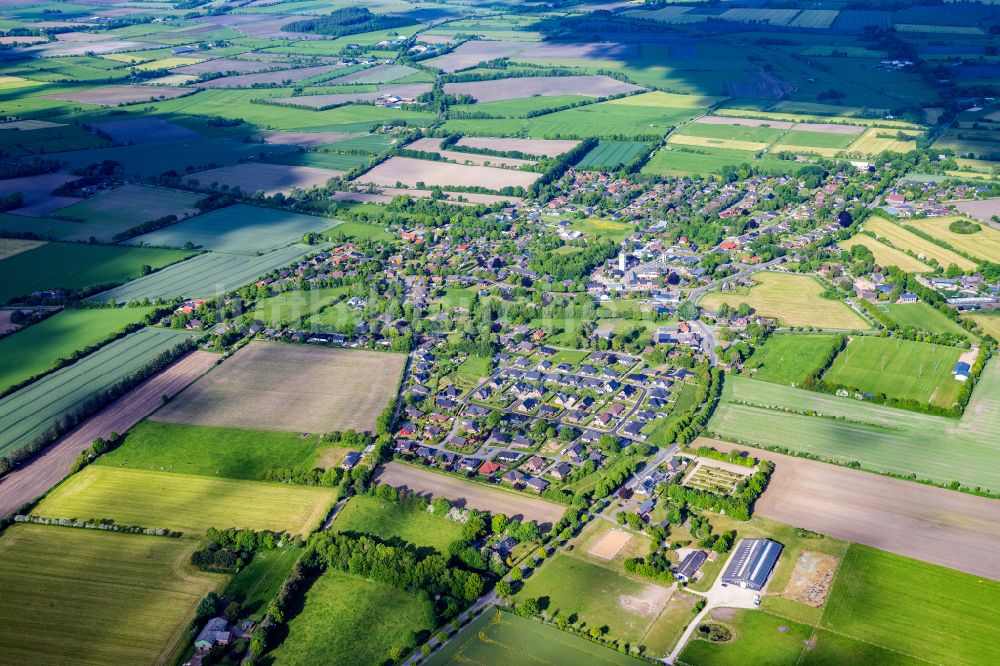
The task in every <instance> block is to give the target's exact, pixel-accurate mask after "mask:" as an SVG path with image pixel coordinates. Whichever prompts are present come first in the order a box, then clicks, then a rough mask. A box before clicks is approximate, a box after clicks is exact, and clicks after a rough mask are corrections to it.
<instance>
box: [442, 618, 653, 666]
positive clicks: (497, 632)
mask: <svg viewBox="0 0 1000 666" xmlns="http://www.w3.org/2000/svg"><path fill="white" fill-rule="evenodd" d="M511 660H513V661H517V662H519V663H531V664H538V665H539V666H558V665H561V664H608V665H621V666H637V665H638V664H640V663H643V662H641V661H639V660H638V659H634V658H632V657H630V656H628V655H626V654H622V653H620V652H615V651H614V650H611V649H609V648H606V647H603V646H601V645H597V644H596V643H592V642H590V641H588V640H586V639H584V638H579V637H577V636H574V635H572V634H568V633H565V632H562V631H559V630H558V629H556V628H555V627H551V626H549V625H546V624H542V623H541V622H538V621H536V620H528V619H525V618H523V617H519V616H517V615H514V614H513V613H506V612H504V611H501V610H493V609H488V610H486V611H484V612H483V613H482V615H480V616H479V617H477V618H476V619H475V620H473V621H472V622H471V623H469V625H468V626H466V627H465V628H464V629H462V631H461V632H459V633H458V635H457V636H455V637H454V638H453V639H452V640H451V641H449V642H448V644H447V645H446V646H445V647H444V649H442V650H440V651H438V652H436V653H435V654H434V655H432V656H431V658H430V659H429V660H428V661H427V664H428V666H445V664H497V663H504V662H508V661H511Z"/></svg>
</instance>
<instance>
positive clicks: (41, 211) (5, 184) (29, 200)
mask: <svg viewBox="0 0 1000 666" xmlns="http://www.w3.org/2000/svg"><path fill="white" fill-rule="evenodd" d="M77 178H79V176H74V175H72V174H68V173H59V172H56V173H43V174H39V175H37V176H23V177H21V178H8V179H6V180H2V181H0V195H2V196H6V195H8V194H11V193H13V192H20V193H21V194H23V195H24V204H23V205H22V206H21V207H20V208H17V209H15V210H12V211H10V212H11V213H14V214H16V215H26V216H29V217H42V216H44V215H47V214H48V213H51V212H52V211H54V210H57V209H59V208H62V207H63V206H68V205H70V204H73V203H76V202H77V201H80V199H78V198H75V197H57V196H54V195H53V194H52V190H54V189H56V188H57V187H59V186H60V185H62V184H64V183H69V182H72V181H74V180H77Z"/></svg>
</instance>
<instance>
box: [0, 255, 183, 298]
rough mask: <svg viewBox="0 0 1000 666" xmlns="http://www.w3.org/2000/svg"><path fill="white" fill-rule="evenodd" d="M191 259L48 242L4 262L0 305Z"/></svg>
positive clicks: (1, 263)
mask: <svg viewBox="0 0 1000 666" xmlns="http://www.w3.org/2000/svg"><path fill="white" fill-rule="evenodd" d="M189 256H191V252H188V251H185V250H158V249H151V248H138V247H120V246H117V245H90V244H85V243H46V244H45V245H42V246H41V247H37V248H35V249H33V250H28V251H27V252H20V253H18V254H16V255H14V256H13V257H8V258H6V259H4V260H3V261H0V303H6V302H8V301H10V300H11V299H13V298H14V297H17V296H30V295H31V293H32V292H35V291H43V290H46V289H64V290H76V289H89V288H94V287H98V286H104V285H107V286H113V285H116V284H121V283H122V282H127V281H129V280H133V279H135V278H137V277H139V276H140V275H142V272H143V267H144V266H148V267H150V268H152V269H157V268H161V267H163V266H166V265H168V264H172V263H174V262H177V261H180V260H181V259H184V258H185V257H189Z"/></svg>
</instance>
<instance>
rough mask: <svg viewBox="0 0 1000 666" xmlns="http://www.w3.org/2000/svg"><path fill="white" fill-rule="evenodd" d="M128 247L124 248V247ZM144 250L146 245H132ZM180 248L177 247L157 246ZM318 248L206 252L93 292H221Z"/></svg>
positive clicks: (162, 295) (106, 295)
mask: <svg viewBox="0 0 1000 666" xmlns="http://www.w3.org/2000/svg"><path fill="white" fill-rule="evenodd" d="M123 249H124V248H123ZM128 249H133V250H139V251H144V252H151V251H154V250H146V249H143V248H128ZM155 251H156V252H177V250H155ZM316 251H317V249H316V248H314V247H310V246H307V245H290V246H288V247H284V248H281V249H280V250H274V251H273V252H268V253H267V254H262V255H260V256H259V257H258V256H250V257H248V256H245V255H238V254H220V253H216V252H206V253H205V254H200V255H198V256H196V257H192V258H191V259H188V260H187V261H184V262H180V263H178V264H176V265H174V266H170V267H168V268H165V269H163V270H162V271H158V272H156V273H153V274H152V275H145V276H143V277H141V278H138V279H136V280H132V281H131V282H129V283H128V284H123V285H122V286H120V287H116V288H114V289H109V290H108V291H103V292H101V293H99V294H95V295H94V296H91V297H90V298H91V300H99V301H108V300H114V301H117V302H119V303H127V302H129V301H133V300H140V299H143V298H149V299H170V298H177V297H181V296H184V297H192V298H193V297H198V296H218V295H219V294H224V293H226V292H227V291H229V290H231V289H236V288H237V287H242V286H244V285H246V284H248V283H250V282H253V281H254V280H256V279H257V278H259V277H261V276H263V275H266V274H267V273H270V272H271V271H273V270H275V269H277V268H281V267H283V266H287V265H288V264H291V263H292V262H294V261H298V260H299V259H301V258H302V257H305V256H306V255H309V254H313V253H315V252H316Z"/></svg>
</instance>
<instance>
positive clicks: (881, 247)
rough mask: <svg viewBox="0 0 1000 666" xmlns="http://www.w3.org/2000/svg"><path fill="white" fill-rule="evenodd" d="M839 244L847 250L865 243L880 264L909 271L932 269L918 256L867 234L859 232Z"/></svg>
mask: <svg viewBox="0 0 1000 666" xmlns="http://www.w3.org/2000/svg"><path fill="white" fill-rule="evenodd" d="M838 245H839V246H840V247H842V248H844V249H847V250H849V249H851V248H852V247H854V246H855V245H864V246H865V247H867V248H868V249H869V250H871V251H872V255H874V257H875V263H876V264H877V265H879V266H883V267H884V266H896V267H897V268H901V269H903V270H904V271H906V272H907V273H929V272H930V271H931V270H932V269H931V267H930V266H928V265H927V264H925V263H924V262H922V261H920V260H919V259H917V258H916V257H911V256H910V255H908V254H906V253H905V252H903V251H902V250H898V249H896V248H894V247H890V246H889V245H886V244H885V243H883V242H881V241H878V240H876V239H874V238H872V237H871V236H868V235H866V234H857V235H856V236H852V237H851V238H848V239H847V240H845V241H840V243H838Z"/></svg>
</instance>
